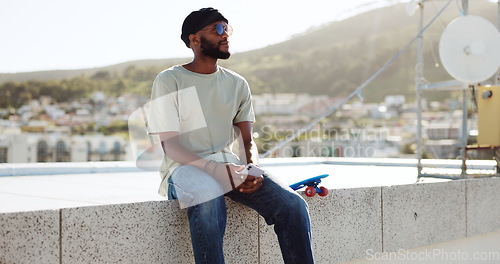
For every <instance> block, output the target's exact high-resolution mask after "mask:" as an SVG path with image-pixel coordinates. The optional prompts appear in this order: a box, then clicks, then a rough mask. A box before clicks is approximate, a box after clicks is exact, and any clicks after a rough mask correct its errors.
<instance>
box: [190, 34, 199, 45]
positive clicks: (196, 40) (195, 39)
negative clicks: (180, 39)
mask: <svg viewBox="0 0 500 264" xmlns="http://www.w3.org/2000/svg"><path fill="white" fill-rule="evenodd" d="M189 42H190V43H191V44H198V43H199V42H200V39H199V38H198V36H196V35H195V34H191V35H189Z"/></svg>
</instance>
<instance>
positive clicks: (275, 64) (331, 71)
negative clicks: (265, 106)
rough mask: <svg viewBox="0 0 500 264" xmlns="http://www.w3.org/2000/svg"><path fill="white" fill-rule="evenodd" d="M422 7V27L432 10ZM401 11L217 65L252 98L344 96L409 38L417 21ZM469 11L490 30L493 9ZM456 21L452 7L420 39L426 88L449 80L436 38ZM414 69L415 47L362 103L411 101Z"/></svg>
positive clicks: (486, 5)
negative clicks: (247, 87)
mask: <svg viewBox="0 0 500 264" xmlns="http://www.w3.org/2000/svg"><path fill="white" fill-rule="evenodd" d="M441 4H443V3H441ZM426 7H427V8H426V12H425V14H426V16H425V22H424V24H426V23H428V22H429V21H430V19H432V17H433V16H434V15H435V14H436V13H437V8H438V7H436V9H435V8H434V7H433V6H432V4H428V5H426ZM405 8H406V5H405V4H399V5H395V6H391V7H387V8H381V9H377V10H373V11H371V12H367V13H364V14H361V15H358V16H356V17H353V18H350V19H347V20H344V21H341V22H336V23H331V24H330V25H328V26H325V27H323V28H320V29H318V30H316V31H312V32H307V33H304V34H302V35H301V36H297V37H295V38H293V39H291V40H289V41H286V42H283V43H280V44H277V45H273V46H269V47H266V48H263V49H260V50H255V51H250V52H246V53H242V54H236V55H235V56H234V58H232V59H231V60H229V61H227V62H224V63H223V65H227V66H228V67H230V68H232V69H235V70H236V71H238V72H240V73H241V74H242V75H243V76H246V77H247V78H248V79H249V82H250V83H251V85H252V90H253V91H254V93H259V92H309V93H313V94H329V95H339V96H341V95H347V94H349V93H350V92H352V91H353V90H354V89H356V88H357V87H359V86H360V85H361V84H362V83H363V82H364V81H366V80H367V79H368V78H369V77H371V76H372V75H373V74H374V73H375V72H376V71H377V70H378V69H379V68H380V67H382V66H383V65H384V64H385V63H387V62H388V61H389V60H390V59H391V58H392V57H393V56H394V55H395V54H396V53H397V52H398V51H399V50H401V49H402V48H403V47H404V46H405V45H406V44H407V43H408V42H409V41H410V40H411V39H412V38H414V37H415V35H416V34H417V31H418V28H417V24H418V15H414V16H412V17H410V16H408V15H407V14H406V11H405V10H406V9H405ZM469 11H470V14H475V15H480V16H482V17H485V18H487V19H489V20H490V21H492V22H493V23H494V24H496V5H495V4H494V3H490V2H487V1H481V2H477V1H474V2H472V3H471V4H470V10H469ZM459 16H460V14H459V12H458V10H457V8H456V6H454V5H450V6H449V7H448V9H447V11H446V12H445V13H444V14H443V16H442V17H440V18H439V19H438V20H436V21H435V23H434V24H433V25H432V26H431V27H430V28H429V29H428V30H427V31H426V32H425V33H424V63H425V66H424V76H425V78H426V79H427V80H428V81H430V82H434V81H443V80H449V79H451V77H450V76H449V75H448V74H447V73H446V72H445V70H444V69H443V67H441V66H439V67H436V66H435V65H436V63H439V64H440V61H439V54H438V44H439V38H440V35H441V33H442V31H443V30H444V28H445V26H446V25H447V24H448V23H449V22H450V21H452V20H453V19H454V18H456V17H459ZM415 63H416V42H415V43H414V44H413V45H412V46H411V47H410V48H409V49H408V50H407V51H406V52H404V53H403V54H402V55H401V56H400V57H399V58H398V59H397V60H396V61H395V62H394V63H393V64H392V65H391V66H390V67H389V68H388V69H387V70H386V71H385V72H384V73H382V74H381V75H380V76H379V77H377V78H376V79H375V80H374V81H373V82H372V83H371V84H370V85H369V86H367V87H366V88H365V89H364V90H363V96H364V98H365V99H366V100H367V101H380V100H382V99H383V97H384V96H385V95H388V94H405V95H407V96H409V97H412V96H414V94H415V84H414V83H415V81H414V79H415Z"/></svg>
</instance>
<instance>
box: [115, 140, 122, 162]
mask: <svg viewBox="0 0 500 264" xmlns="http://www.w3.org/2000/svg"><path fill="white" fill-rule="evenodd" d="M121 154H122V148H121V145H120V142H118V141H117V142H115V144H114V145H113V160H115V161H119V160H120V156H121Z"/></svg>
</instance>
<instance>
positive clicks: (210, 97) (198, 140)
mask: <svg viewBox="0 0 500 264" xmlns="http://www.w3.org/2000/svg"><path fill="white" fill-rule="evenodd" d="M243 121H250V122H254V121H255V115H254V112H253V107H252V97H251V93H250V88H249V86H248V83H247V82H246V80H245V79H244V78H243V77H242V76H240V75H239V74H237V73H235V72H233V71H230V70H228V69H225V68H223V67H220V66H218V68H217V71H216V72H214V73H211V74H199V73H195V72H191V71H189V70H187V69H185V68H184V67H183V66H181V65H177V66H173V67H171V68H169V69H167V70H165V71H163V72H161V73H160V74H158V76H157V77H156V79H155V81H154V83H153V89H152V92H151V102H150V105H149V114H148V131H149V133H150V134H158V133H161V132H172V131H175V132H179V141H180V143H181V144H182V145H184V146H185V147H186V148H187V149H189V150H191V151H193V152H194V153H196V154H197V155H198V156H200V157H201V158H206V159H212V160H215V161H219V162H234V163H237V164H238V163H240V162H239V159H238V157H237V156H236V155H235V154H234V153H233V151H232V144H233V142H234V141H235V140H236V137H235V131H234V127H233V125H235V124H237V123H239V122H243ZM179 165H180V164H178V163H177V162H175V161H173V160H171V159H170V158H168V157H167V156H164V159H163V162H162V166H161V168H160V174H161V176H162V184H161V186H160V190H159V193H160V194H161V195H163V196H166V194H167V189H168V184H167V179H168V177H169V176H170V174H171V173H172V171H173V170H174V169H175V168H177V167H178V166H179Z"/></svg>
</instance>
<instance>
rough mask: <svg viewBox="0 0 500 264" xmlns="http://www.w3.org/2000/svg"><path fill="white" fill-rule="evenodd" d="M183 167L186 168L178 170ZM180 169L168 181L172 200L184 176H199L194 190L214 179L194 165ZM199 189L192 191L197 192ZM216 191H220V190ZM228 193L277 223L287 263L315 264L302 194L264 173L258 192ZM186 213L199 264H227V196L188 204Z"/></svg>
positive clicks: (267, 219) (269, 223)
mask: <svg viewBox="0 0 500 264" xmlns="http://www.w3.org/2000/svg"><path fill="white" fill-rule="evenodd" d="M183 167H184V168H183ZM180 168H183V169H181V170H179V169H180ZM180 168H177V169H176V170H175V171H174V173H173V174H172V177H171V178H170V179H169V183H171V184H169V192H168V193H169V199H175V198H177V192H179V186H182V181H183V180H184V179H185V178H190V177H195V178H197V182H198V184H197V185H198V187H194V188H195V189H196V188H199V186H207V184H204V183H203V182H211V181H213V182H215V180H213V179H212V178H211V176H209V175H208V174H206V173H204V172H203V171H201V170H198V169H197V168H195V167H190V166H181V167H180ZM193 175H196V176H193ZM173 183H175V184H173ZM208 185H212V184H208ZM174 186H177V188H174ZM212 186H213V185H212ZM186 188H188V187H186ZM198 190H199V189H198ZM198 190H196V191H194V192H193V193H197V192H198ZM205 190H206V189H205ZM182 192H189V190H186V189H183V190H182ZM214 192H215V193H217V192H220V190H215V191H214ZM225 195H226V196H228V197H229V198H231V199H232V200H234V201H236V202H238V203H241V204H243V205H245V206H248V207H250V208H252V209H254V210H255V211H257V212H258V213H259V214H260V215H261V216H262V217H264V219H265V221H266V223H267V224H268V225H273V224H274V231H275V232H276V234H277V236H278V241H279V245H280V248H281V253H282V256H283V260H284V262H285V263H287V264H288V263H300V264H307V263H314V261H313V255H312V249H311V231H310V221H309V210H308V206H307V204H306V202H305V201H304V199H303V198H302V197H301V196H300V195H299V194H297V193H296V192H294V191H293V190H291V189H290V188H287V187H282V186H281V185H279V184H277V183H276V182H274V181H273V180H272V179H270V178H269V177H268V176H267V175H266V174H264V182H263V184H262V187H261V188H260V189H259V190H257V191H256V192H254V193H251V194H246V193H240V192H239V191H237V190H234V191H231V192H228V193H226V194H225ZM209 196H210V195H209ZM187 214H188V219H189V228H190V231H191V241H192V245H193V252H194V257H195V261H196V263H198V264H199V263H209V264H218V263H224V254H223V252H222V242H223V237H224V231H225V229H226V217H227V212H226V201H225V199H224V196H223V195H219V196H217V197H215V198H212V199H210V200H208V201H204V202H202V203H198V204H195V205H192V206H189V207H188V209H187Z"/></svg>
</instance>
